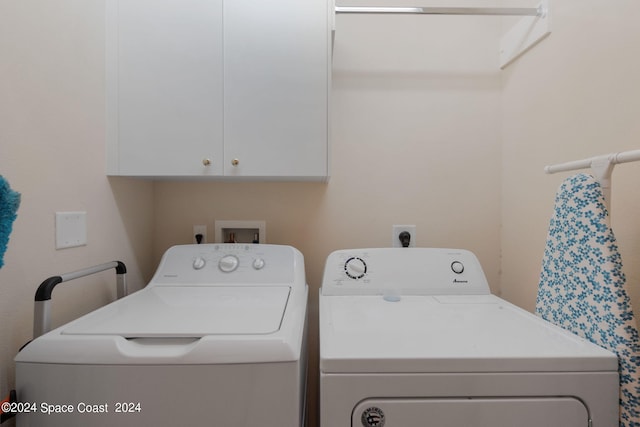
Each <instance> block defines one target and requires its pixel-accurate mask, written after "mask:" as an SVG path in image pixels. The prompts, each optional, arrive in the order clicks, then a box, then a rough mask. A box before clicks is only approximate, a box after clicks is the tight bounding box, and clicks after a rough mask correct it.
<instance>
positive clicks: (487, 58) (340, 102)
mask: <svg viewBox="0 0 640 427" xmlns="http://www.w3.org/2000/svg"><path fill="white" fill-rule="evenodd" d="M427 19H428V18H427ZM499 23H500V21H499V18H484V19H477V18H469V17H440V18H437V17H436V18H435V19H431V20H429V21H428V23H426V22H425V21H424V19H422V17H416V16H413V17H410V16H405V17H380V16H377V17H373V16H348V17H347V16H339V17H338V18H337V32H336V39H335V49H334V57H333V59H334V65H333V92H332V98H333V99H332V115H333V119H332V120H333V123H332V145H331V174H332V176H331V179H330V181H329V183H327V184H318V183H258V184H256V183H215V182H214V183H211V182H199V183H193V182H158V183H156V198H155V212H156V224H155V230H156V236H155V237H156V239H155V241H156V245H155V250H156V251H155V257H156V259H157V260H158V259H159V257H160V255H161V254H162V252H164V250H166V248H167V247H169V246H170V245H173V244H177V243H189V242H191V239H192V237H191V234H192V225H193V224H207V225H208V235H209V237H210V239H213V233H214V228H213V227H214V220H216V219H217V220H265V221H266V223H267V238H268V243H277V244H289V245H293V246H295V247H297V248H298V249H300V250H301V251H302V252H303V254H304V256H305V265H306V269H307V280H308V282H309V286H310V288H311V292H310V295H311V297H310V331H311V339H310V341H311V347H310V355H311V361H310V368H311V369H310V372H312V374H313V378H312V382H311V384H310V389H311V391H312V393H313V394H312V395H311V399H310V402H311V404H312V407H311V408H310V415H311V418H314V417H315V398H316V396H315V393H314V391H315V388H316V387H317V382H316V378H315V377H316V376H317V369H318V366H317V351H318V349H317V295H318V289H319V286H320V284H321V280H322V270H323V268H324V261H325V259H326V257H327V255H328V254H329V253H330V252H331V251H333V250H336V249H340V248H348V247H380V246H390V244H391V226H392V224H415V225H417V244H418V246H436V247H437V246H440V247H462V248H468V249H471V250H473V251H475V252H476V253H477V254H478V256H479V258H480V260H481V262H482V263H483V266H484V268H485V271H486V273H487V275H488V277H489V280H490V282H491V284H492V287H493V289H494V290H495V291H499V286H498V273H499V259H500V252H499V250H500V249H499V242H500V173H501V170H500V115H499V112H500V110H499V108H500V72H499V70H498V66H497V60H498V59H497V46H498V37H499ZM443 40H444V41H445V42H444V43H443Z"/></svg>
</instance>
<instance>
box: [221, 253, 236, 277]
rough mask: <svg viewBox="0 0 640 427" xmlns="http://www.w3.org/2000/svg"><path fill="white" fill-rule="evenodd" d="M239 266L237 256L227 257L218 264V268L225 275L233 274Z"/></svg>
mask: <svg viewBox="0 0 640 427" xmlns="http://www.w3.org/2000/svg"><path fill="white" fill-rule="evenodd" d="M238 264H240V261H239V260H238V257H236V256H235V255H225V256H223V257H222V258H221V259H220V261H219V262H218V268H219V269H220V270H221V271H223V272H225V273H231V272H232V271H235V269H236V268H238Z"/></svg>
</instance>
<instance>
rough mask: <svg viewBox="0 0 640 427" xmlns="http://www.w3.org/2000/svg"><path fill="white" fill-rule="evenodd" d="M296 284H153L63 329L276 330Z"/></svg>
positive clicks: (134, 334)
mask: <svg viewBox="0 0 640 427" xmlns="http://www.w3.org/2000/svg"><path fill="white" fill-rule="evenodd" d="M290 289H291V288H290V287H289V286H269V287H264V286H263V287H257V286H219V287H198V286H164V287H151V288H147V289H144V290H142V291H139V292H136V293H134V294H132V295H130V296H128V297H127V298H123V299H121V300H118V301H116V302H115V303H113V304H109V305H107V306H105V307H103V308H101V309H99V310H96V311H95V312H93V313H90V314H89V315H87V316H84V317H82V318H81V319H79V320H78V321H76V322H72V323H70V324H69V325H68V326H67V327H64V328H63V330H62V334H63V335H115V336H122V337H125V338H155V337H160V338H166V337H203V336H207V335H248V334H254V335H255V334H271V333H274V332H276V331H278V330H279V329H280V325H281V323H282V319H283V316H284V313H285V310H286V307H287V301H288V299H289V292H290Z"/></svg>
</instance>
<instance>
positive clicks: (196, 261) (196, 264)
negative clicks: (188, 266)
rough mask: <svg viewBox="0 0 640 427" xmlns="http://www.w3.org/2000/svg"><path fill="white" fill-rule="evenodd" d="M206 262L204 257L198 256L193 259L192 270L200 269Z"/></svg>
mask: <svg viewBox="0 0 640 427" xmlns="http://www.w3.org/2000/svg"><path fill="white" fill-rule="evenodd" d="M206 263H207V261H205V259H204V258H202V257H201V256H199V257H198V258H196V259H194V260H193V269H194V270H200V269H202V268H203V267H204V266H205V264H206Z"/></svg>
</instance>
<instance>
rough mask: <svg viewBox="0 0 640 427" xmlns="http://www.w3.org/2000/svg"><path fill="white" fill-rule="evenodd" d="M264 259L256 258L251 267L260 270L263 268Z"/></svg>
mask: <svg viewBox="0 0 640 427" xmlns="http://www.w3.org/2000/svg"><path fill="white" fill-rule="evenodd" d="M264 264H265V262H264V259H262V258H256V259H254V260H253V268H254V270H262V269H263V268H264Z"/></svg>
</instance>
